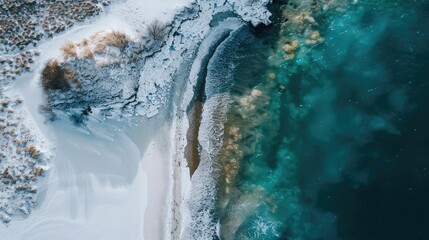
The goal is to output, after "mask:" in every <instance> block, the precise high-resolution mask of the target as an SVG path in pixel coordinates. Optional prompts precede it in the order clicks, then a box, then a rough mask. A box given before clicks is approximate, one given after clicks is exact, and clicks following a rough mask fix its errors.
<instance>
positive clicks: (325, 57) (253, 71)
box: [217, 1, 429, 239]
mask: <svg viewBox="0 0 429 240" xmlns="http://www.w3.org/2000/svg"><path fill="white" fill-rule="evenodd" d="M321 2H322V1H321ZM333 2H334V3H338V4H337V5H336V6H332V7H327V8H326V9H328V10H321V9H319V8H316V9H313V10H312V14H311V16H312V17H313V18H314V20H315V22H316V23H317V24H311V23H308V22H309V21H311V19H310V20H308V19H307V20H304V21H303V23H302V24H301V23H294V22H293V21H294V18H292V17H291V16H293V14H292V13H297V12H298V13H299V12H301V13H302V12H307V10H309V9H311V7H310V4H309V5H307V6H306V5H305V4H303V5H302V6H300V7H297V8H296V9H293V4H289V5H288V6H287V7H284V6H283V8H282V9H286V10H285V11H284V12H287V14H286V15H287V17H289V23H287V24H285V25H282V26H280V24H279V22H280V21H284V17H280V16H278V18H277V19H276V21H277V24H276V25H275V26H274V27H273V28H271V29H270V30H266V32H264V33H263V34H262V36H255V37H253V39H252V41H251V43H245V44H243V45H242V46H241V48H240V49H238V50H237V51H236V53H237V55H239V56H240V58H239V59H240V61H239V63H238V64H237V67H236V69H235V75H234V81H235V83H234V86H233V90H232V93H233V94H234V99H235V100H234V102H233V103H232V105H231V108H230V111H229V113H228V122H227V123H226V125H225V137H224V146H223V149H222V151H221V152H222V157H221V163H222V170H223V177H222V179H221V181H220V182H221V185H220V186H221V187H220V190H221V191H220V193H221V194H220V197H219V199H218V207H217V216H218V218H219V223H220V235H221V238H222V239H428V238H429V227H428V226H429V222H428V221H429V219H428V217H427V216H428V214H429V208H428V207H427V206H426V204H425V202H428V200H429V195H428V194H427V193H426V191H425V190H427V188H428V187H429V172H428V171H429V170H428V168H429V151H428V148H427V142H428V140H429V139H428V138H429V134H428V133H429V131H428V129H427V127H426V126H425V125H426V124H425V123H426V121H427V118H428V114H427V113H426V112H425V110H426V109H427V107H428V104H429V98H428V97H427V96H426V95H427V94H426V93H427V92H428V88H427V87H428V83H427V81H428V80H427V76H428V74H429V72H428V71H429V70H428V69H427V66H429V47H428V45H427V39H429V23H428V21H427V19H429V2H427V1H413V2H409V1H396V2H395V1H386V2H384V1H361V2H359V3H357V4H352V3H348V2H346V1H337V2H335V1H333ZM277 4H280V3H277ZM274 7H278V8H280V7H279V6H273V8H274ZM290 9H292V10H290ZM278 14H280V13H278ZM315 30H317V31H319V33H320V37H321V38H323V39H324V41H322V40H320V41H318V43H314V44H306V43H305V41H306V40H308V39H310V38H311V37H310V36H311V34H312V33H313V32H314V31H315ZM273 36H274V37H273ZM295 39H296V40H298V41H299V47H298V49H297V50H296V51H295V56H294V58H293V59H291V60H285V59H283V55H284V54H285V52H284V50H282V47H283V46H284V44H285V43H286V42H289V43H290V42H291V41H292V40H295Z"/></svg>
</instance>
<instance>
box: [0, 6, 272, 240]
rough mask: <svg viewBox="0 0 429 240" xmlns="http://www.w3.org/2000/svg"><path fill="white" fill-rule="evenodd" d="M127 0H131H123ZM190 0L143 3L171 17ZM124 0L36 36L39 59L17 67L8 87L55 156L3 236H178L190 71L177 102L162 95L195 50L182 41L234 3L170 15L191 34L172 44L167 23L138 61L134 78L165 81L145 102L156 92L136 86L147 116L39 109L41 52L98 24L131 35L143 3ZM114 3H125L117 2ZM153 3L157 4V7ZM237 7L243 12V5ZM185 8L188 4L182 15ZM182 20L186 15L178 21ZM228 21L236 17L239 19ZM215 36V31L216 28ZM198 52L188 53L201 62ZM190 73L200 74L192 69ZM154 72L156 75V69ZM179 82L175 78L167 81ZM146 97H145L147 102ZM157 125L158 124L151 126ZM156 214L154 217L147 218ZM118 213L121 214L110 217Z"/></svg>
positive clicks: (185, 181) (186, 186) (56, 49)
mask: <svg viewBox="0 0 429 240" xmlns="http://www.w3.org/2000/svg"><path fill="white" fill-rule="evenodd" d="M132 2H134V1H130V2H126V4H132ZM189 3H190V1H188V0H185V1H182V2H181V5H180V4H179V5H180V6H178V5H177V3H176V2H174V1H169V2H168V3H165V4H164V5H162V6H159V5H156V4H155V5H156V7H158V8H156V10H154V9H153V8H148V9H146V11H150V12H151V14H149V15H150V18H151V19H153V18H157V17H159V18H161V19H162V20H165V21H167V20H171V18H173V17H176V15H175V14H177V13H178V12H179V10H180V8H183V6H185V5H186V4H189ZM121 4H122V3H114V4H112V5H111V6H110V7H109V10H108V11H107V12H106V13H102V14H100V16H98V17H97V18H95V19H92V20H91V21H88V22H87V23H82V24H76V25H75V26H74V27H72V28H70V29H69V30H68V31H66V32H63V33H61V34H59V35H56V36H54V37H53V38H52V39H47V40H44V41H43V42H41V43H40V45H39V46H38V49H40V50H41V55H40V57H38V58H37V59H35V63H34V70H33V71H32V72H30V73H25V74H23V75H22V76H21V77H20V78H19V79H18V81H16V82H15V83H13V84H12V87H11V89H12V90H10V91H9V90H8V91H7V93H8V94H9V93H10V92H13V93H15V92H17V93H19V94H21V95H22V96H23V97H24V104H25V105H24V108H25V111H26V114H27V116H28V119H29V121H30V122H32V124H34V129H33V132H36V133H37V135H39V136H40V138H42V139H46V141H47V142H49V144H48V145H49V147H50V151H51V152H49V154H52V155H53V157H52V161H51V162H49V163H48V168H49V171H48V172H47V173H46V176H45V177H44V179H43V180H42V182H41V183H40V185H41V189H42V191H41V192H42V194H41V196H40V198H39V199H38V202H39V203H40V205H39V206H38V207H37V208H36V209H35V210H34V212H33V213H32V214H31V215H29V216H28V217H26V218H23V219H19V218H17V219H16V220H15V219H14V220H13V221H12V223H11V224H10V225H7V226H6V225H3V226H0V229H1V231H0V232H1V233H0V237H1V238H2V239H14V240H15V239H28V238H29V237H31V239H46V238H49V237H50V238H52V237H54V238H55V237H56V238H55V239H67V237H71V236H73V239H75V238H76V237H78V238H79V239H93V238H96V239H98V238H104V239H118V238H125V239H141V238H145V239H157V238H163V237H166V236H168V235H170V236H172V237H173V239H178V238H180V237H181V235H182V233H183V231H184V223H185V222H186V221H187V219H188V220H189V216H190V214H189V209H188V208H187V206H186V204H185V203H186V201H187V199H189V194H190V185H191V181H190V179H191V178H190V173H189V168H188V166H187V165H188V164H187V159H188V158H189V156H188V155H187V154H186V153H185V146H187V141H189V138H188V136H187V135H188V128H189V127H190V124H192V122H193V121H188V119H187V117H188V116H187V114H186V111H185V109H186V107H187V104H189V103H190V101H191V98H192V97H191V96H192V95H193V94H194V90H193V89H192V88H193V84H195V82H194V81H196V79H192V80H191V82H184V83H182V84H184V85H185V84H186V86H187V88H186V92H181V94H179V96H176V97H178V98H179V99H178V100H180V102H181V104H177V106H176V105H174V104H175V103H173V102H172V103H171V106H167V107H166V108H164V107H165V106H162V104H165V102H169V99H170V98H171V99H173V98H174V97H175V96H169V95H167V94H168V93H169V92H168V91H169V84H171V81H173V75H175V74H177V71H178V70H177V69H179V68H180V66H181V65H178V64H177V63H178V62H179V61H178V60H182V59H184V58H185V59H188V60H189V59H190V58H191V57H192V56H191V55H189V56H188V54H189V53H188V52H187V51H188V47H189V49H193V50H195V51H200V50H201V49H199V45H200V44H201V42H202V41H203V40H205V39H206V37H207V36H208V33H210V31H211V29H210V26H209V23H210V21H211V20H212V17H213V15H214V14H216V13H220V12H222V11H225V9H230V8H231V6H229V5H227V4H225V5H223V6H221V7H219V8H218V9H213V6H212V4H211V3H210V2H206V1H200V2H198V3H197V4H201V5H198V7H196V9H197V8H198V9H200V10H201V9H204V10H208V9H209V10H210V11H205V12H204V15H203V16H202V17H201V16H198V17H200V18H199V19H197V21H196V22H197V23H196V25H197V29H194V26H193V25H192V24H189V22H186V21H188V20H189V19H181V18H179V19H175V20H177V21H174V22H173V24H176V25H175V26H174V27H173V29H176V30H177V29H180V28H182V27H183V28H184V29H185V30H183V33H184V34H186V36H184V37H185V39H186V41H187V40H189V41H188V42H186V41H185V42H184V43H181V44H178V45H177V46H178V48H177V49H176V52H171V51H168V50H167V49H168V47H167V46H168V45H170V44H171V45H172V44H173V43H175V41H177V39H178V38H179V37H176V36H174V34H172V32H170V35H169V37H168V39H167V40H166V43H165V45H163V48H162V49H160V52H159V53H158V55H157V56H156V58H155V57H154V58H152V59H149V60H148V61H147V62H146V64H145V66H143V69H142V71H141V77H140V79H139V81H140V82H143V83H144V84H146V83H147V82H149V83H151V84H155V85H161V89H160V90H159V91H158V93H157V94H159V92H161V90H162V93H160V94H159V95H160V96H158V97H159V98H164V99H161V100H159V99H156V100H157V101H158V102H152V103H151V102H150V101H151V100H152V99H149V96H151V95H155V92H152V90H153V86H151V87H150V88H149V87H147V88H146V86H141V89H140V90H139V93H138V96H137V97H138V99H140V100H141V101H142V102H143V103H142V104H141V105H140V107H141V108H142V109H141V111H139V113H140V114H141V115H143V116H147V117H151V118H149V119H144V120H141V119H140V118H138V119H133V120H131V121H130V119H126V118H125V119H119V120H118V119H116V120H113V119H110V120H106V119H100V116H99V115H94V116H90V117H89V121H88V122H87V126H84V127H75V126H73V125H72V124H71V122H70V121H69V120H68V116H67V114H63V113H60V114H59V118H60V120H59V121H56V122H54V123H48V124H46V123H45V119H44V118H43V117H42V116H41V115H40V114H39V113H38V111H37V108H38V106H39V105H41V104H42V103H43V94H42V92H41V89H40V87H39V73H40V71H41V70H42V68H43V66H44V63H45V62H46V61H48V60H49V59H50V58H52V57H55V56H58V55H59V53H60V48H61V47H62V46H63V45H64V43H66V42H67V41H77V40H80V39H82V38H84V37H87V36H89V35H91V34H93V33H94V32H96V31H99V30H102V29H120V30H121V31H124V32H125V33H127V34H130V35H132V36H134V37H135V36H136V35H138V28H139V27H141V22H138V20H139V19H138V18H137V17H138V16H141V15H144V13H145V12H136V14H137V15H133V14H130V15H131V16H127V15H126V12H125V10H127V7H126V6H127V5H126V4H123V5H121ZM145 4H149V1H144V3H139V6H140V7H143V6H144V5H145ZM151 4H152V5H153V3H151ZM152 5H151V6H152ZM155 5H153V6H155ZM118 6H122V9H121V8H120V7H118ZM153 6H152V7H153ZM194 7H195V6H194ZM215 8H216V7H215ZM194 10H195V9H194ZM153 11H155V12H157V13H156V14H153ZM240 11H241V12H243V11H244V10H243V8H241V10H240ZM157 14H158V15H157ZM187 16H188V15H186V13H185V14H184V15H183V16H181V17H182V18H186V17H187ZM191 16H193V15H192V14H191ZM267 16H269V14H267V13H266V11H263V10H261V11H260V13H256V14H255V15H251V16H250V18H252V17H254V20H255V19H259V18H261V19H262V18H265V21H267ZM248 17H249V16H248ZM130 18H131V19H130ZM133 18H134V19H133ZM261 19H259V20H261ZM145 20H146V21H148V19H145ZM184 22H186V23H185V24H183V25H181V24H182V23H184ZM252 23H253V21H252ZM232 25H233V26H235V23H234V24H232ZM226 28H228V27H226ZM232 28H234V27H232ZM222 31H230V30H222ZM214 35H216V34H214ZM195 36H197V37H195ZM216 37H218V36H214V38H216ZM210 41H211V40H210V39H209V40H207V43H206V44H207V45H210V44H211V43H210ZM176 43H177V42H176ZM202 51H203V53H202V55H204V54H205V53H204V51H206V49H204V48H203V49H202ZM185 54H186V56H184V55H185ZM166 56H167V58H166ZM200 60H201V59H197V60H196V61H195V62H194V63H195V64H196V65H197V67H198V64H199V61H200ZM192 62H193V61H192ZM192 62H191V65H192ZM161 63H162V64H161ZM160 64H161V65H164V66H166V65H168V67H167V68H166V69H165V70H166V71H160V72H159V73H157V74H158V75H156V74H149V75H145V73H146V72H147V71H153V70H152V66H158V65H160ZM195 71H198V70H195ZM193 74H195V75H198V73H197V72H193ZM155 75H156V76H155ZM154 77H157V78H158V79H153V78H154ZM193 77H194V76H193ZM145 80H154V81H146V82H145ZM183 80H184V81H186V80H187V78H186V77H184V78H183ZM178 82H180V81H178ZM175 84H177V83H172V85H175ZM181 91H183V89H182V90H181ZM146 100H149V101H147V102H145V101H146ZM188 100H189V101H188ZM165 105H167V104H165ZM161 106H162V107H161ZM146 108H147V109H146ZM168 108H170V110H171V109H173V112H174V113H173V114H171V115H168V114H169V113H167V110H165V109H168ZM134 120H135V121H134ZM158 127H159V129H162V130H161V131H159V132H156V131H157V130H156V129H157V128H158ZM195 131H198V129H195ZM191 135H192V133H191ZM191 137H192V136H191ZM195 146H197V144H196V143H193V144H192V148H193V149H192V150H193V151H194V155H195V151H196V149H195ZM47 154H48V152H47ZM154 163H155V164H154ZM192 168H193V169H194V168H195V167H192ZM118 219H119V220H118ZM153 219H157V220H156V221H152V220H153ZM118 222H120V224H116V223H118ZM137 229H138V231H136V230H137ZM124 232H126V234H124Z"/></svg>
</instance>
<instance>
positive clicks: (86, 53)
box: [82, 48, 94, 58]
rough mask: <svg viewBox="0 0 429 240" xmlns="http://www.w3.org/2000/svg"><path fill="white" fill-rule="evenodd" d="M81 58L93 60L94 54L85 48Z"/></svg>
mask: <svg viewBox="0 0 429 240" xmlns="http://www.w3.org/2000/svg"><path fill="white" fill-rule="evenodd" d="M82 57H83V58H93V57H94V53H93V52H92V51H91V49H89V48H85V50H84V51H83V55H82Z"/></svg>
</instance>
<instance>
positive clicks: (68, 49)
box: [61, 42, 77, 57]
mask: <svg viewBox="0 0 429 240" xmlns="http://www.w3.org/2000/svg"><path fill="white" fill-rule="evenodd" d="M61 50H62V51H63V52H64V55H65V56H66V57H68V56H70V57H76V56H77V51H76V46H75V45H74V44H73V43H71V42H68V43H66V44H65V45H64V47H62V48H61Z"/></svg>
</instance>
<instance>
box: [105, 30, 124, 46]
mask: <svg viewBox="0 0 429 240" xmlns="http://www.w3.org/2000/svg"><path fill="white" fill-rule="evenodd" d="M127 41H128V37H127V35H125V34H124V33H121V32H118V31H112V32H110V33H107V34H106V35H105V36H104V43H105V44H106V45H111V46H115V47H119V48H122V47H124V46H125V44H127Z"/></svg>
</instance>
